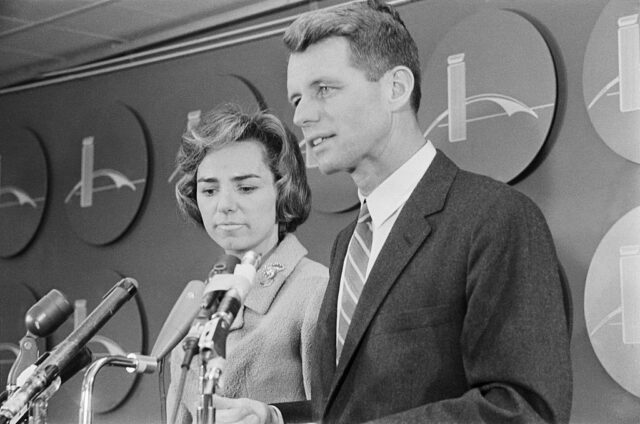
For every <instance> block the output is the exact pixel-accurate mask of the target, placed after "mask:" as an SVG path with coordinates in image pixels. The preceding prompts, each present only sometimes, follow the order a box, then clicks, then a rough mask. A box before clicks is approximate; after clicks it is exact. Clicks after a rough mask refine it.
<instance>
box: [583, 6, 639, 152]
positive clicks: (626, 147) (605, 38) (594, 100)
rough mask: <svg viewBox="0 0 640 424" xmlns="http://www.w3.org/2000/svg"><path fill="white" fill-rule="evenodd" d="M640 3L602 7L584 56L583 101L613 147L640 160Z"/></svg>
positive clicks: (606, 141) (605, 140)
mask: <svg viewBox="0 0 640 424" xmlns="http://www.w3.org/2000/svg"><path fill="white" fill-rule="evenodd" d="M639 15H640V7H639V6H638V2H637V1H631V0H612V1H610V2H609V3H608V4H607V5H606V6H605V7H604V9H603V10H602V13H601V14H600V17H599V18H598V21H597V22H596V25H595V27H594V28H593V31H592V32H591V36H590V37H589V43H588V44H587V49H586V51H585V55H584V66H583V71H582V86H583V90H584V102H585V105H586V107H587V111H588V112H589V117H590V118H591V122H592V123H593V126H594V128H595V129H596V131H597V132H598V135H600V137H601V138H602V140H603V141H604V142H605V144H606V145H607V146H609V148H611V150H613V151H614V152H616V153H617V154H618V155H620V156H622V157H623V158H625V159H628V160H630V161H632V162H635V163H640V25H639V22H638V16H639Z"/></svg>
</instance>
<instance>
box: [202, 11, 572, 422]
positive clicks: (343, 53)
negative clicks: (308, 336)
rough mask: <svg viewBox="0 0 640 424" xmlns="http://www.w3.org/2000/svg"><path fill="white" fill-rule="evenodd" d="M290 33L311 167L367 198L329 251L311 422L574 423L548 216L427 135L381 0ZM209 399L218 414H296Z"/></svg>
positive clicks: (413, 56)
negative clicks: (342, 176)
mask: <svg viewBox="0 0 640 424" xmlns="http://www.w3.org/2000/svg"><path fill="white" fill-rule="evenodd" d="M285 44H286V45H287V47H288V48H289V49H290V51H291V55H290V58H289V64H288V73H287V90H288V96H289V100H290V102H291V103H292V105H293V106H294V108H295V115H294V122H295V124H296V125H298V126H299V127H300V128H301V129H302V131H303V133H304V136H305V140H306V143H307V148H308V149H311V150H312V152H313V154H314V156H315V157H316V159H317V161H318V164H319V167H320V170H321V171H322V172H325V173H333V172H338V171H346V172H348V173H349V174H350V175H351V177H352V178H353V180H354V182H355V183H356V185H357V187H358V193H359V197H360V200H361V212H360V216H359V218H358V219H357V220H356V222H354V223H352V224H351V225H350V226H349V227H347V228H346V229H344V230H343V231H342V232H341V233H340V234H339V235H338V237H337V239H336V241H335V244H334V246H333V249H332V253H331V264H330V280H329V285H328V288H327V292H326V294H325V297H324V300H323V303H322V306H321V311H320V315H319V322H318V326H317V330H316V331H317V335H316V346H317V349H316V356H315V358H314V361H313V364H312V367H313V375H312V390H311V394H312V399H311V410H312V411H313V419H314V420H317V421H321V422H326V423H345V424H347V423H348V424H352V423H359V422H368V421H373V422H376V423H413V422H415V423H427V422H434V423H461V422H464V423H477V422H478V423H479V422H487V423H516V422H517V423H523V422H554V423H556V422H557V423H562V422H567V421H568V420H569V415H570V409H571V396H572V373H571V362H570V350H569V340H570V333H571V325H570V322H571V316H570V312H571V311H570V308H569V306H570V301H569V299H570V297H569V294H568V291H567V286H566V285H564V286H563V284H566V282H564V281H563V273H562V269H561V266H560V264H559V262H558V259H557V257H556V252H555V248H554V245H553V241H552V238H551V234H550V232H549V229H548V227H547V224H546V222H545V219H544V217H543V216H542V214H541V212H540V211H539V209H538V208H537V207H536V206H535V204H533V202H532V201H531V200H529V199H528V198H527V197H526V196H524V195H523V194H521V193H519V192H518V191H516V190H515V189H513V188H511V187H509V186H507V185H505V184H502V183H500V182H497V181H494V180H492V179H490V178H487V177H484V176H480V175H476V174H472V173H469V172H465V171H463V170H461V169H459V168H458V167H457V166H456V165H455V164H454V163H453V162H452V161H451V160H449V159H448V158H447V157H446V156H445V155H444V154H443V153H442V152H440V151H437V150H436V149H435V148H434V146H433V145H432V144H431V143H430V142H429V141H426V140H425V139H424V137H423V136H422V131H421V130H420V128H419V126H418V121H417V117H416V114H417V110H418V106H419V104H420V65H419V61H418V53H417V47H416V45H415V42H414V40H413V39H412V38H411V36H410V34H409V33H408V31H407V29H406V28H405V26H404V24H403V22H402V21H401V19H400V17H399V16H398V14H397V12H395V11H394V10H392V9H391V8H390V7H388V6H386V5H384V4H381V3H379V2H377V1H369V2H368V3H366V4H365V3H357V4H349V5H344V6H340V7H338V8H330V9H323V10H319V11H314V12H311V13H309V14H306V15H303V16H302V17H300V18H298V19H297V20H296V21H295V22H294V23H293V24H292V25H291V27H290V28H289V29H288V30H287V33H286V34H285ZM214 403H215V406H216V407H217V408H218V411H217V414H218V415H217V419H218V421H217V422H283V421H284V422H290V421H291V419H290V418H292V416H293V415H295V414H293V412H295V411H300V409H296V408H292V407H291V405H276V406H273V405H271V406H267V405H264V404H260V403H258V402H254V401H251V400H247V399H222V398H217V399H216V400H215V402H214ZM297 406H300V405H297ZM298 415H299V414H298ZM297 418H307V419H308V418H309V417H304V416H302V417H297ZM253 420H255V421H253Z"/></svg>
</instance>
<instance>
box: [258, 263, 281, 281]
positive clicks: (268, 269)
mask: <svg viewBox="0 0 640 424" xmlns="http://www.w3.org/2000/svg"><path fill="white" fill-rule="evenodd" d="M283 269H284V265H282V264H279V263H277V262H276V263H273V264H269V265H267V266H265V267H264V269H263V270H262V276H263V277H264V279H263V280H262V281H260V285H261V286H262V287H269V286H270V285H272V284H273V282H274V281H275V278H276V275H277V274H278V273H279V272H280V271H282V270H283Z"/></svg>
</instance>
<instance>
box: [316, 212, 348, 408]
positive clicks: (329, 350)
mask: <svg viewBox="0 0 640 424" xmlns="http://www.w3.org/2000/svg"><path fill="white" fill-rule="evenodd" d="M355 226H356V223H355V221H354V222H353V223H351V224H350V225H349V226H348V227H346V228H345V229H344V230H342V231H341V232H340V233H339V234H338V236H337V237H336V242H335V244H334V250H333V252H332V255H331V258H330V268H329V283H328V285H327V289H326V292H325V296H324V299H323V301H322V305H321V307H320V313H319V315H318V317H319V321H318V325H317V327H316V346H318V348H319V349H318V351H317V355H318V358H319V363H320V367H319V369H320V372H319V378H320V382H321V391H322V397H323V399H322V405H326V399H327V395H328V393H329V389H330V388H331V383H332V381H333V374H334V372H335V368H336V318H337V314H338V310H337V305H338V293H339V291H340V275H341V274H342V265H343V263H344V258H345V256H346V255H347V247H348V246H349V240H350V238H351V234H352V233H353V231H354V229H355ZM314 396H316V393H314Z"/></svg>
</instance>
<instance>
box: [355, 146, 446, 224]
mask: <svg viewBox="0 0 640 424" xmlns="http://www.w3.org/2000/svg"><path fill="white" fill-rule="evenodd" d="M435 155H436V149H435V147H434V146H433V144H432V143H431V141H429V140H427V142H426V143H425V145H424V146H422V147H421V148H420V149H419V150H418V151H417V152H416V153H414V154H413V156H411V157H410V158H409V160H407V161H406V162H405V163H403V164H402V165H401V166H400V167H399V168H398V169H396V170H395V171H394V172H393V173H392V174H391V175H389V176H388V177H387V178H386V179H385V180H384V181H383V182H382V183H381V184H380V185H379V186H378V187H376V188H375V189H374V190H373V191H372V192H371V194H369V196H367V197H366V198H365V197H364V196H362V194H361V193H360V191H358V198H359V199H360V203H362V202H363V201H365V200H366V201H367V207H368V208H369V213H371V222H372V224H373V226H374V228H375V227H379V226H381V225H382V224H383V223H384V222H385V221H386V220H387V219H389V218H390V217H391V216H392V215H393V214H394V213H395V211H396V210H398V209H399V208H400V207H401V206H402V205H403V204H404V202H406V200H407V199H408V198H409V196H410V195H411V193H412V192H413V190H414V189H415V188H416V186H417V185H418V183H419V182H420V179H421V178H422V176H423V175H424V173H425V172H427V169H429V166H430V165H431V162H433V158H434V157H435Z"/></svg>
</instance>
